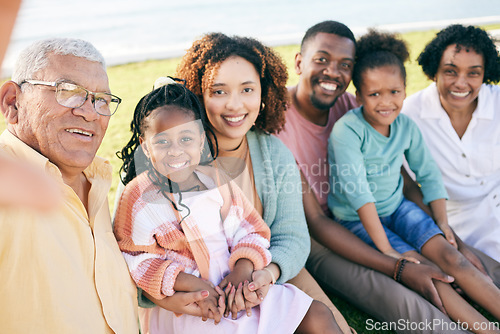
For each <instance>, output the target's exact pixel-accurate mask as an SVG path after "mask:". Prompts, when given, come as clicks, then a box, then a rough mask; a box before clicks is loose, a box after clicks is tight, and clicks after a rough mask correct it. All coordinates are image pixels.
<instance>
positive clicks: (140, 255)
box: [114, 166, 271, 299]
mask: <svg viewBox="0 0 500 334" xmlns="http://www.w3.org/2000/svg"><path fill="white" fill-rule="evenodd" d="M197 169H198V171H199V172H202V173H203V174H205V175H215V173H214V169H213V168H212V167H202V166H199V167H198V168H197ZM146 173H147V172H144V173H142V174H140V175H138V176H137V177H136V178H135V179H133V180H132V181H131V182H130V183H129V184H127V186H126V187H125V190H124V191H123V193H122V195H121V198H120V201H119V203H118V208H117V211H116V216H115V221H114V233H115V236H116V239H117V240H118V245H119V246H120V249H121V250H122V253H123V256H124V257H125V260H126V262H127V265H128V266H129V270H130V273H131V276H132V278H133V279H134V281H135V282H136V284H137V285H138V286H139V287H140V288H142V289H143V290H145V291H146V292H148V293H149V294H151V295H152V296H153V297H155V298H157V299H162V298H164V297H165V296H170V295H172V294H174V292H175V291H174V290H173V286H174V283H175V279H176V277H177V275H178V274H179V272H180V271H186V272H189V273H192V274H194V275H197V276H198V275H200V276H201V277H202V278H205V279H208V265H209V262H210V258H209V254H208V249H207V247H206V245H205V244H204V242H203V238H202V236H201V235H200V233H199V230H198V228H197V224H198V223H202V222H196V221H194V219H193V218H192V217H190V216H187V217H186V218H185V219H184V220H183V221H182V222H181V224H179V217H180V216H179V214H178V213H177V212H175V209H174V208H173V206H172V205H171V204H170V202H169V201H168V200H167V199H165V198H164V196H163V195H162V194H161V192H159V189H158V187H157V186H155V185H154V184H153V183H152V182H151V180H150V179H149V177H148V176H147V174H146ZM218 190H219V192H220V194H221V196H222V198H223V202H224V204H223V206H222V208H221V210H220V211H221V212H220V217H217V218H216V217H210V218H207V219H221V218H222V221H223V226H224V224H225V222H226V221H233V222H234V219H238V221H239V222H240V224H239V225H238V226H237V228H236V229H235V228H231V229H230V230H231V231H232V232H231V235H227V234H226V237H227V240H228V247H229V251H230V253H231V256H230V258H229V267H230V269H231V270H232V269H233V267H234V264H235V263H236V261H237V260H239V259H240V258H246V259H249V260H250V261H252V263H253V264H254V269H255V270H259V269H262V268H263V267H265V266H266V265H268V264H269V262H270V261H271V254H270V252H269V251H268V248H269V239H270V230H269V227H268V226H267V225H266V223H265V222H264V220H263V219H262V218H261V217H260V215H259V214H258V213H257V212H256V210H255V208H254V207H253V206H252V205H251V204H250V202H249V201H248V200H247V199H246V197H245V196H244V195H243V194H242V192H241V190H240V189H239V188H238V186H237V185H236V184H235V183H234V182H232V181H229V182H226V183H225V184H224V185H222V186H220V187H219V188H218ZM152 203H161V204H162V205H161V210H159V208H158V204H152Z"/></svg>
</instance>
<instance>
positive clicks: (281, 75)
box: [176, 33, 288, 134]
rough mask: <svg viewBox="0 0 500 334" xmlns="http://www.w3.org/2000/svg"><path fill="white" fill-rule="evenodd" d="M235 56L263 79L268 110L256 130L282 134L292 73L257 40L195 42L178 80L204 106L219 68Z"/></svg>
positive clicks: (214, 37) (215, 36)
mask: <svg viewBox="0 0 500 334" xmlns="http://www.w3.org/2000/svg"><path fill="white" fill-rule="evenodd" d="M233 56H238V57H242V58H244V59H246V60H247V61H249V62H250V63H251V64H253V66H254V67H255V69H256V71H257V73H258V74H259V76H260V84H261V87H262V96H261V101H262V102H263V103H264V108H263V109H262V110H261V111H260V113H259V116H258V117H257V120H256V121H255V126H254V128H255V129H258V130H261V131H263V132H266V133H271V134H275V133H278V132H279V131H281V129H282V128H283V125H284V124H285V110H286V106H287V102H288V93H287V89H286V82H287V79H288V73H287V69H286V66H285V64H284V63H283V61H282V59H281V58H280V57H279V56H278V55H277V54H276V53H275V52H274V51H273V50H271V48H269V47H267V46H265V45H263V44H262V43H260V42H259V41H257V40H256V39H253V38H248V37H238V36H233V37H229V36H226V35H224V34H222V33H210V34H207V35H205V36H204V37H203V38H201V39H199V40H197V41H195V42H194V43H193V45H192V46H191V48H190V49H189V50H188V51H187V53H186V54H185V55H184V57H182V59H181V62H180V63H179V66H178V67H177V73H176V76H177V77H179V78H183V79H185V80H186V87H187V88H188V89H189V90H191V91H192V92H194V93H195V94H196V95H197V96H198V98H199V99H200V101H201V102H202V104H203V92H204V91H207V89H208V90H209V89H210V87H211V86H212V84H213V81H214V79H215V77H216V76H217V70H218V68H219V66H220V65H221V63H222V62H224V61H225V60H226V59H228V58H230V57H233ZM205 112H206V111H205Z"/></svg>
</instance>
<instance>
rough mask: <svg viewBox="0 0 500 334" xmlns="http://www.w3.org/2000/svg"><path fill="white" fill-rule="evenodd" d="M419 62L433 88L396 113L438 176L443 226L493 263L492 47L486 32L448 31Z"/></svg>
mask: <svg viewBox="0 0 500 334" xmlns="http://www.w3.org/2000/svg"><path fill="white" fill-rule="evenodd" d="M418 62H419V64H420V65H421V66H422V69H423V71H424V73H425V74H426V75H427V77H428V78H429V79H431V80H432V81H433V83H431V84H430V86H429V87H427V88H425V89H423V90H422V91H419V92H417V93H416V94H414V95H412V96H410V97H408V98H407V99H406V100H405V103H404V107H403V111H402V112H403V113H405V114H406V115H408V116H410V117H411V118H412V119H413V120H414V121H415V122H416V123H417V125H418V127H419V129H420V131H421V132H422V134H423V137H424V140H425V141H426V143H427V145H428V147H429V149H430V151H431V154H432V156H433V157H434V159H435V160H436V162H437V164H438V166H439V169H440V170H441V173H442V175H443V180H444V185H445V187H446V190H447V192H448V196H449V200H448V201H447V212H448V221H449V225H450V227H451V228H452V229H453V230H454V231H455V233H456V234H457V235H458V236H459V237H460V238H461V239H462V240H463V241H464V242H465V243H467V244H469V245H471V246H473V247H475V248H477V249H479V250H481V251H483V252H484V253H486V254H487V255H489V256H490V257H492V258H493V259H495V260H496V261H500V112H499V108H500V87H499V86H497V85H495V84H496V83H498V81H499V80H500V56H499V53H498V50H497V47H496V46H495V43H494V40H493V38H492V37H490V36H489V35H488V33H487V32H486V31H485V30H483V29H481V28H478V27H474V26H463V25H459V24H455V25H451V26H448V27H447V28H445V29H443V30H442V31H440V32H439V33H438V34H437V35H436V37H435V38H434V39H433V40H432V41H431V42H430V43H429V44H428V45H427V46H426V47H425V49H424V51H423V52H422V53H421V54H420V56H419V58H418ZM457 241H460V240H458V239H457ZM459 246H460V244H459ZM497 268H500V265H498V264H497Z"/></svg>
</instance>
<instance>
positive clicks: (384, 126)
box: [356, 65, 406, 136]
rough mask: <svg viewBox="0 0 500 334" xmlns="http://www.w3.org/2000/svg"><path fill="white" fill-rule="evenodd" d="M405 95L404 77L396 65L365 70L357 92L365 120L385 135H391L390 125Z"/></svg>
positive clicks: (396, 115) (398, 111) (399, 109)
mask: <svg viewBox="0 0 500 334" xmlns="http://www.w3.org/2000/svg"><path fill="white" fill-rule="evenodd" d="M405 97H406V93H405V83H404V79H403V76H402V74H401V70H400V69H399V67H398V66H396V65H387V66H382V67H377V68H373V69H367V70H365V71H364V72H363V73H362V83H361V91H357V92H356V99H357V101H358V103H360V104H362V105H363V116H364V118H365V120H366V121H367V122H368V123H369V124H370V125H371V126H372V127H373V128H374V129H375V130H377V131H378V132H379V133H381V134H382V135H384V136H389V129H390V125H391V124H392V122H394V120H395V119H396V117H398V115H399V113H400V111H401V107H402V106H403V101H404V99H405Z"/></svg>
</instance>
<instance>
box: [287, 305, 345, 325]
mask: <svg viewBox="0 0 500 334" xmlns="http://www.w3.org/2000/svg"><path fill="white" fill-rule="evenodd" d="M295 333H342V331H341V329H340V327H339V326H338V324H337V322H336V321H335V317H334V316H333V314H332V311H331V310H330V309H329V308H328V307H327V306H326V305H325V304H324V303H322V302H320V301H317V300H313V302H312V303H311V306H310V307H309V310H308V311H307V313H306V315H305V317H304V319H303V320H302V322H301V323H300V325H299V327H298V328H297V331H295Z"/></svg>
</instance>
